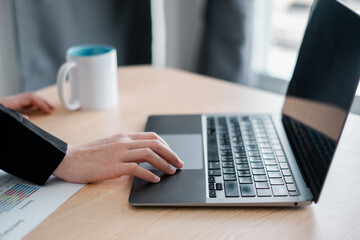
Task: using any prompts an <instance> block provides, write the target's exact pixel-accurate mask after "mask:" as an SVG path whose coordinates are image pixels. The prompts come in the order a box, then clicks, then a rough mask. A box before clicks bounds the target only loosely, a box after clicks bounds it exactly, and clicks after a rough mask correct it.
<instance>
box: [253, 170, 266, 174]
mask: <svg viewBox="0 0 360 240" xmlns="http://www.w3.org/2000/svg"><path fill="white" fill-rule="evenodd" d="M252 172H253V174H254V175H264V174H266V173H265V170H264V169H261V168H258V169H253V170H252Z"/></svg>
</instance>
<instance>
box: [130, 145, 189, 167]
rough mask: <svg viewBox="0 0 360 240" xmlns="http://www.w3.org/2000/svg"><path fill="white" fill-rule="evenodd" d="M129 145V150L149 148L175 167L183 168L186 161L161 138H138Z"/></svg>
mask: <svg viewBox="0 0 360 240" xmlns="http://www.w3.org/2000/svg"><path fill="white" fill-rule="evenodd" d="M128 145H129V150H133V149H142V148H149V149H151V150H152V151H154V152H155V153H156V154H158V155H159V156H160V157H161V158H162V159H164V160H165V161H166V162H168V163H170V164H171V165H173V166H174V167H177V168H182V167H183V166H184V162H183V161H181V160H180V158H179V156H178V155H177V154H176V153H175V152H174V151H172V150H171V149H170V148H168V147H166V146H165V145H164V144H163V143H162V142H160V141H159V140H137V141H132V142H129V143H128Z"/></svg>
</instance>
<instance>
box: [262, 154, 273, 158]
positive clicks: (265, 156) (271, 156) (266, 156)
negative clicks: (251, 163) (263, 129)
mask: <svg viewBox="0 0 360 240" xmlns="http://www.w3.org/2000/svg"><path fill="white" fill-rule="evenodd" d="M262 156H263V158H264V159H274V158H275V155H274V154H270V153H265V154H263V155H262Z"/></svg>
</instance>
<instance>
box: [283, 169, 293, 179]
mask: <svg viewBox="0 0 360 240" xmlns="http://www.w3.org/2000/svg"><path fill="white" fill-rule="evenodd" d="M282 173H283V175H284V176H285V177H287V176H291V173H290V170H282Z"/></svg>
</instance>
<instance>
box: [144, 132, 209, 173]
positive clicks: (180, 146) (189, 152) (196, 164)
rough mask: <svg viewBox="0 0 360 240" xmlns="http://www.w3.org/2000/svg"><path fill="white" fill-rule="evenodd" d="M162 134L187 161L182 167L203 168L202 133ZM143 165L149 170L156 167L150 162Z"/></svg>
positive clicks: (181, 157) (184, 160)
mask: <svg viewBox="0 0 360 240" xmlns="http://www.w3.org/2000/svg"><path fill="white" fill-rule="evenodd" d="M160 136H161V137H162V138H163V139H164V140H165V141H166V142H167V143H168V144H169V145H170V148H171V149H172V150H173V151H174V152H176V154H177V155H178V156H179V157H180V159H181V160H182V161H183V162H184V163H185V164H184V167H183V168H182V169H202V168H203V146H202V136H201V134H162V135H160ZM142 166H143V167H144V168H146V169H149V170H154V169H156V168H154V167H153V166H151V165H150V164H148V163H144V164H142Z"/></svg>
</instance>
